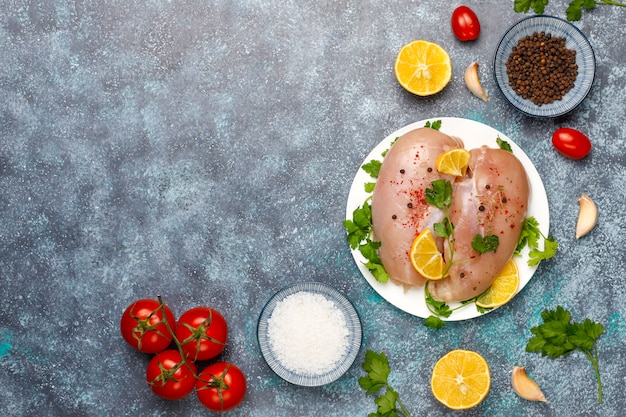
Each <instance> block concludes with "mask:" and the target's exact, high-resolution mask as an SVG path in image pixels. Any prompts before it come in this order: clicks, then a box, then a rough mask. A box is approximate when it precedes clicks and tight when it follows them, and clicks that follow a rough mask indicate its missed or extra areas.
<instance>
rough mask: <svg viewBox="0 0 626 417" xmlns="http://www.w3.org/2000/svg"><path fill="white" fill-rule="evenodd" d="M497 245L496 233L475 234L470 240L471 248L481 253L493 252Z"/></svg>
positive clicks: (498, 240)
mask: <svg viewBox="0 0 626 417" xmlns="http://www.w3.org/2000/svg"><path fill="white" fill-rule="evenodd" d="M499 245H500V239H499V238H498V236H496V235H487V236H481V235H476V236H474V239H473V240H472V249H474V250H475V251H476V252H478V253H480V254H481V255H482V254H483V253H487V252H495V251H496V249H498V246H499Z"/></svg>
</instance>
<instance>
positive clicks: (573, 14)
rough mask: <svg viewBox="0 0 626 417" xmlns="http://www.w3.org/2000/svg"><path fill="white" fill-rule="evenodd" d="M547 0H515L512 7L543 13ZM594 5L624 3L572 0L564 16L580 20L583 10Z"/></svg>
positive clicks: (525, 11) (572, 19)
mask: <svg viewBox="0 0 626 417" xmlns="http://www.w3.org/2000/svg"><path fill="white" fill-rule="evenodd" d="M547 5H548V0H515V2H514V3H513V9H514V10H515V11H516V12H517V13H527V12H528V11H529V10H530V9H531V8H532V9H533V11H534V12H535V13H537V14H543V12H544V10H545V7H546V6H547ZM596 5H606V6H618V7H626V3H620V2H617V1H613V0H572V1H571V2H570V3H569V5H568V6H567V9H565V16H566V17H567V20H569V21H576V20H580V19H581V17H582V14H583V8H584V9H585V10H592V9H593V8H594V7H596Z"/></svg>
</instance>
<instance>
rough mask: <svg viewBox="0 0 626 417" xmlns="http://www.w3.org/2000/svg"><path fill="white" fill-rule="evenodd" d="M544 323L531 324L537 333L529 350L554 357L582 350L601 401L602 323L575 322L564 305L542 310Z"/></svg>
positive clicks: (530, 341)
mask: <svg viewBox="0 0 626 417" xmlns="http://www.w3.org/2000/svg"><path fill="white" fill-rule="evenodd" d="M541 318H542V319H543V323H542V324H540V325H538V326H535V327H532V328H531V329H530V332H531V333H532V334H533V335H534V336H532V337H531V338H530V339H529V340H528V343H527V344H526V351H527V352H534V353H541V355H542V356H547V357H549V358H551V359H557V358H560V357H565V356H568V355H569V354H570V353H571V352H573V351H576V350H578V351H580V352H582V353H583V354H584V355H585V356H586V357H587V359H589V361H590V362H591V365H592V367H593V369H594V372H595V376H596V382H597V386H598V402H600V403H601V402H602V382H601V380H600V370H599V367H598V346H597V340H598V338H599V337H600V335H602V333H604V326H603V325H602V324H600V323H596V322H593V321H592V320H590V319H588V318H587V319H585V320H584V321H582V322H580V323H576V322H574V323H572V322H571V318H572V315H571V313H570V312H569V311H567V310H566V309H565V308H563V307H561V306H557V308H556V309H555V310H544V311H543V312H542V313H541Z"/></svg>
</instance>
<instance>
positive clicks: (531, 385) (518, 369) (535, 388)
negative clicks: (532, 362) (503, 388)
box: [511, 366, 548, 402]
mask: <svg viewBox="0 0 626 417" xmlns="http://www.w3.org/2000/svg"><path fill="white" fill-rule="evenodd" d="M511 385H513V390H514V391H515V392H516V393H517V395H519V396H520V397H521V398H523V399H525V400H529V401H542V402H548V400H546V397H545V396H544V395H543V392H541V389H540V388H539V385H537V383H536V382H535V381H533V380H532V379H531V378H530V377H529V376H528V375H526V369H525V368H524V367H523V366H515V367H513V374H512V375H511Z"/></svg>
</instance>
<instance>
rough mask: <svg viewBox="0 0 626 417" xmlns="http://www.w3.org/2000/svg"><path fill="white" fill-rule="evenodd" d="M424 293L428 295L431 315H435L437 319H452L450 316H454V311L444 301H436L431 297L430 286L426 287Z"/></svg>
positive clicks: (427, 304) (427, 299)
mask: <svg viewBox="0 0 626 417" xmlns="http://www.w3.org/2000/svg"><path fill="white" fill-rule="evenodd" d="M424 291H425V293H426V306H427V307H428V310H429V311H430V312H431V313H433V314H435V315H436V316H437V317H445V318H448V317H450V315H452V311H453V310H452V309H451V308H450V306H449V305H448V304H446V303H445V302H444V301H438V300H435V299H434V298H433V297H432V296H431V295H430V293H428V285H426V287H425V290H424Z"/></svg>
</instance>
